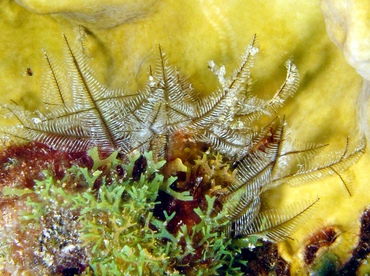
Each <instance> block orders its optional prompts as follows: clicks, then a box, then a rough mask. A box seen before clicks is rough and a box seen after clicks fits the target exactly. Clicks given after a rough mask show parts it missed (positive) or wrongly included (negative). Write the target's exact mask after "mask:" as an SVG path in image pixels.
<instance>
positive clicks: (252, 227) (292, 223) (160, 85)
mask: <svg viewBox="0 0 370 276" xmlns="http://www.w3.org/2000/svg"><path fill="white" fill-rule="evenodd" d="M65 43H66V48H67V55H66V64H67V68H66V69H61V68H60V67H59V66H58V65H57V64H55V62H54V61H53V59H52V58H51V57H50V56H48V55H47V54H45V57H46V61H47V64H48V68H49V70H48V71H49V72H48V75H47V76H46V77H45V78H46V87H47V91H46V92H47V93H46V96H45V105H46V107H47V111H46V112H44V113H41V112H30V111H27V110H25V109H24V108H22V107H21V106H19V105H17V104H15V103H13V104H9V105H6V106H4V107H3V109H4V111H5V113H6V115H7V116H10V117H13V118H16V120H17V121H18V125H16V126H13V127H3V128H2V129H1V130H2V133H3V139H10V140H11V141H12V142H11V143H10V145H8V148H7V149H4V151H3V153H2V156H3V159H4V160H5V161H4V163H3V164H4V165H3V168H2V175H4V179H5V181H4V180H3V186H8V187H12V189H9V188H5V191H4V192H3V193H4V194H5V195H7V196H5V197H4V196H3V201H4V200H5V199H6V200H9V198H12V199H13V203H14V201H16V200H19V201H22V200H23V202H25V203H24V204H25V205H26V206H28V207H32V209H33V211H32V212H31V214H30V213H26V214H25V215H23V216H22V219H23V220H26V221H28V222H31V223H32V225H34V229H33V231H34V233H33V234H34V235H36V236H38V240H39V244H37V243H30V245H29V247H31V248H32V247H37V248H38V249H37V250H30V252H31V251H32V252H35V253H33V254H34V256H33V257H32V256H31V257H30V260H32V259H33V258H36V259H37V260H38V263H39V265H40V266H43V267H46V268H45V269H46V270H45V271H46V273H62V274H65V273H67V272H68V271H73V272H76V273H83V272H84V273H89V271H90V272H92V271H93V272H94V273H98V274H101V273H102V274H104V273H107V274H109V273H126V272H127V273H133V274H137V273H139V274H143V273H160V274H163V273H186V274H197V273H201V272H202V271H203V272H206V273H209V274H214V273H221V272H222V273H231V272H232V273H242V272H243V269H244V268H243V267H246V266H248V264H247V262H248V260H244V259H243V257H242V255H243V254H242V252H243V250H244V249H243V248H245V247H246V245H247V244H249V245H250V240H249V238H250V237H251V236H257V237H261V238H263V239H267V240H270V241H274V242H276V241H280V240H283V239H285V238H287V237H288V236H289V235H290V234H291V233H292V231H293V230H294V228H295V227H296V225H297V224H299V223H301V222H302V221H303V220H305V219H307V216H308V215H309V213H310V211H311V210H312V209H313V206H314V205H315V203H316V202H317V200H318V199H313V200H311V201H307V202H297V204H295V205H292V206H288V207H286V209H284V210H280V211H279V210H275V209H272V210H267V211H261V210H260V209H261V197H260V196H261V194H262V193H263V192H265V191H266V190H268V189H272V188H275V187H277V186H279V185H282V184H284V183H298V184H299V183H301V182H305V181H308V180H312V179H315V178H319V177H321V176H323V175H329V174H336V175H338V176H339V178H340V179H342V178H341V176H340V173H341V172H343V171H344V170H345V169H346V168H348V167H349V166H350V165H351V164H353V163H354V162H356V161H357V160H358V158H359V157H360V156H361V154H362V153H363V151H364V145H363V144H360V145H358V147H356V148H355V149H354V150H353V151H350V150H349V143H348V140H347V144H346V148H345V149H343V151H342V153H340V154H337V155H332V156H326V155H325V158H315V159H314V160H313V158H312V157H313V156H317V155H318V154H320V153H321V152H323V150H324V148H325V146H326V145H307V146H303V145H299V144H298V143H296V142H294V141H292V139H290V137H289V135H288V131H287V124H286V122H285V119H284V117H280V116H278V115H277V108H278V107H280V106H282V105H283V104H284V102H285V100H286V99H287V98H288V97H289V96H292V95H293V94H294V92H295V91H296V89H297V86H298V81H299V74H298V71H297V68H296V66H295V65H294V64H293V63H292V62H291V61H288V62H287V64H286V67H287V77H286V80H285V82H284V83H283V84H282V86H281V87H280V88H279V89H278V90H277V92H276V93H275V94H274V95H273V96H272V98H271V99H269V100H263V99H260V98H258V97H257V96H255V95H253V93H252V92H251V68H252V66H253V59H254V56H255V55H256V54H257V52H258V48H257V47H256V46H255V37H254V38H253V39H252V41H251V43H250V44H249V46H248V47H247V49H246V51H245V53H244V54H243V55H242V57H241V60H240V64H239V67H238V68H237V69H236V70H235V71H234V73H233V74H231V75H230V76H228V75H227V74H226V70H225V67H224V66H221V67H218V66H217V65H216V64H215V63H214V62H210V63H209V68H210V70H211V71H212V72H213V73H214V74H215V75H216V76H217V78H218V81H219V83H220V87H219V88H218V89H217V90H216V91H214V92H213V93H211V94H210V95H208V96H202V97H201V96H200V94H199V93H197V92H196V91H195V90H194V89H193V87H192V86H191V84H190V83H188V81H187V80H186V79H185V78H183V77H182V76H181V74H180V73H179V72H178V71H177V70H176V69H175V68H174V67H172V66H171V65H170V64H169V62H168V60H167V57H166V56H165V54H164V52H163V51H162V49H161V47H159V60H158V64H157V66H156V67H155V68H154V69H152V68H151V69H150V74H149V81H148V84H147V86H146V89H145V90H144V91H139V92H135V93H130V92H127V91H122V90H112V89H109V88H108V87H105V86H104V85H102V84H100V83H99V82H98V81H97V80H96V78H95V76H94V73H93V72H92V70H91V69H90V68H89V66H88V63H87V62H86V60H85V57H84V56H83V55H82V54H81V53H80V52H79V51H78V50H77V49H73V48H72V47H71V46H70V44H69V42H68V40H67V39H66V38H65ZM266 118H268V121H269V123H268V124H266V125H262V126H261V123H260V121H266ZM30 144H31V145H32V146H31V148H32V149H31V151H32V150H33V152H34V151H39V152H42V153H40V154H38V153H34V155H35V157H36V158H37V159H38V160H41V159H42V160H43V161H42V162H39V163H37V170H38V171H39V174H37V173H36V174H35V173H33V174H32V177H31V178H32V183H33V180H34V179H35V181H36V184H29V183H28V184H27V185H26V184H25V183H14V179H16V178H17V176H16V175H17V174H18V173H19V172H20V171H22V172H23V174H26V175H27V171H32V170H34V167H35V165H34V163H32V164H33V165H32V166H30V165H29V164H28V163H27V162H30V161H26V160H24V159H25V158H24V157H23V159H22V157H20V156H21V155H22V154H21V152H22V151H23V150H24V149H25V148H26V147H27V145H30ZM94 147H95V150H94V151H91V149H92V148H94ZM88 150H90V151H89V152H90V157H92V159H90V157H88V156H87V151H88ZM98 152H99V153H100V157H99V154H98ZM41 155H42V156H43V157H42V158H41ZM56 156H59V157H60V156H63V158H64V160H65V162H63V161H60V159H59V160H56ZM101 156H103V157H108V156H109V158H108V159H106V160H105V161H104V160H103V159H102V157H101ZM117 156H118V157H117ZM21 159H22V162H20V161H19V160H21ZM14 160H15V161H14ZM17 160H18V161H17ZM24 164H26V165H24ZM27 164H28V165H27ZM56 164H57V165H56ZM27 166H28V167H29V169H25V167H27ZM84 167H85V169H83V168H84ZM40 174H41V176H40ZM5 175H8V176H11V177H5ZM35 175H36V176H35ZM12 179H13V180H12ZM9 183H10V184H9ZM343 184H345V186H346V183H345V182H344V181H343ZM46 186H47V187H48V188H47V189H46V190H45V187H46ZM346 187H347V186H346ZM25 188H27V189H25ZM22 189H25V190H22ZM30 195H31V196H30ZM25 198H28V199H27V200H26V199H25ZM108 207H109V208H108ZM35 210H37V212H35ZM42 210H44V211H42ZM45 210H46V211H45ZM58 212H59V213H58ZM72 213H73V216H75V217H76V220H68V219H66V218H62V222H60V220H57V219H55V218H56V217H57V218H59V219H60V218H61V217H65V216H70V215H71V214H72ZM97 214H99V215H97ZM138 214H139V215H138ZM98 217H99V218H100V222H99V219H98ZM77 218H78V219H77ZM77 221H78V222H77ZM54 224H55V225H62V226H60V227H61V228H62V230H61V231H59V232H58V233H56V232H55V231H54V232H53V231H49V230H47V229H50V228H53V225H54ZM63 227H64V228H63ZM66 229H67V230H66ZM48 231H49V232H48ZM66 233H75V234H73V235H72V234H66ZM17 235H21V233H17ZM71 235H72V236H71ZM102 237H104V238H103V240H102ZM128 237H132V239H130V238H128ZM2 238H3V239H4V238H5V236H4V235H3V237H2ZM63 241H64V243H63ZM57 243H63V244H65V247H63V248H62V249H60V248H59V249H55V244H57ZM40 244H41V246H40ZM53 244H54V245H53ZM10 248H11V247H10ZM40 248H41V249H40ZM28 254H31V255H32V253H28ZM55 256H59V257H55ZM63 256H64V257H63ZM14 259H15V257H14V254H13V255H12V252H8V255H6V256H4V261H5V262H7V263H17V262H16V261H14ZM29 262H30V263H31V261H29ZM34 263H35V262H34ZM36 263H37V262H36ZM135 263H136V265H135ZM164 263H165V264H166V265H164V266H163V264H164ZM160 264H162V265H160ZM60 267H62V268H60ZM63 268H64V269H65V270H63ZM14 269H15V268H14ZM23 269H24V268H23ZM32 269H34V268H32ZM32 269H31V270H32ZM69 269H71V270H69ZM73 269H74V270H73Z"/></svg>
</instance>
